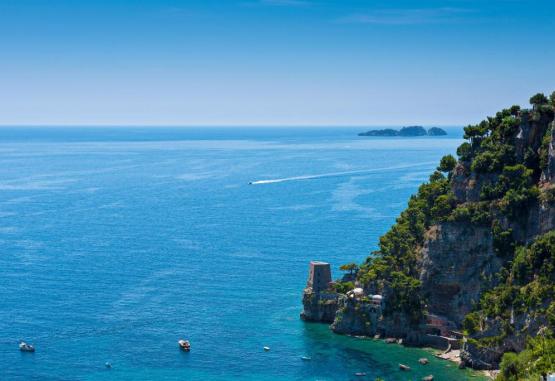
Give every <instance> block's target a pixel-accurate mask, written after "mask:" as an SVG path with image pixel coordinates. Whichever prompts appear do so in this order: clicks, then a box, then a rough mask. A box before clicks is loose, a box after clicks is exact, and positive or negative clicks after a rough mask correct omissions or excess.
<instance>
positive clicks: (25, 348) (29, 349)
mask: <svg viewBox="0 0 555 381" xmlns="http://www.w3.org/2000/svg"><path fill="white" fill-rule="evenodd" d="M19 350H20V351H21V352H34V351H35V347H34V346H32V345H31V344H27V343H26V342H25V341H22V342H21V343H19Z"/></svg>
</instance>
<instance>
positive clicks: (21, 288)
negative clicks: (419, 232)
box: [0, 128, 475, 381]
mask: <svg viewBox="0 0 555 381" xmlns="http://www.w3.org/2000/svg"><path fill="white" fill-rule="evenodd" d="M356 132H358V130H355V129H346V128H344V129H332V128H329V129H265V130H262V129H175V128H157V129H148V128H117V129H107V128H102V129H100V128H97V129H95V128H85V129H66V128H47V129H45V128H42V129H36V128H35V129H33V128H18V129H12V128H1V129H0V163H1V165H0V244H1V246H0V247H1V256H0V268H1V269H2V270H1V272H0V379H2V380H23V379H25V380H277V379H279V380H351V379H359V380H374V378H375V377H377V376H381V377H382V378H384V379H385V380H388V381H389V380H408V379H413V380H419V379H420V378H421V377H423V376H425V375H428V374H433V375H434V376H435V379H436V380H464V379H466V378H467V377H469V376H470V373H469V372H466V371H464V372H463V371H459V370H457V369H456V366H454V365H453V364H450V363H447V362H444V361H441V360H436V359H433V358H431V357H430V356H429V354H427V355H428V357H430V359H431V363H430V364H429V365H427V366H426V367H423V366H420V365H418V364H417V362H416V361H417V359H418V358H419V357H421V356H422V355H423V354H426V352H423V351H422V350H419V349H405V348H402V347H400V346H397V345H385V344H383V343H381V342H376V341H372V340H361V339H355V338H349V337H343V336H338V335H334V334H332V333H331V332H330V331H329V330H328V328H327V327H326V326H325V325H321V324H308V323H303V322H302V321H300V320H299V317H298V316H299V312H300V310H301V303H300V301H301V292H302V289H303V287H304V283H305V280H306V275H307V268H308V262H309V261H310V260H313V259H318V260H324V261H329V262H331V263H332V264H333V267H334V275H335V276H339V271H338V270H337V269H338V267H339V266H340V265H341V264H343V263H346V262H350V261H357V262H360V261H362V260H363V259H364V258H365V256H366V255H367V254H368V253H369V252H370V251H371V250H374V249H375V248H376V242H377V239H378V237H379V236H380V235H381V234H383V233H384V232H385V231H386V230H387V229H388V227H389V226H390V225H391V224H392V223H393V221H394V220H395V217H396V215H397V214H398V213H399V212H400V211H401V210H402V209H403V208H404V205H405V203H406V200H407V198H408V197H409V195H410V194H412V193H413V192H415V190H416V189H417V186H418V184H419V183H421V182H422V181H424V180H426V179H427V177H428V175H429V173H431V171H432V170H433V169H434V167H435V166H436V165H437V162H438V160H439V159H440V158H441V156H442V155H444V154H446V153H451V152H454V151H455V149H456V147H457V146H458V144H460V138H459V136H460V134H459V133H458V132H457V131H453V130H452V131H450V133H451V134H450V135H449V136H447V137H444V138H413V139H411V138H405V139H403V138H358V137H357V136H356ZM259 180H279V181H275V182H267V183H264V182H263V183H262V184H259V185H249V182H253V181H259ZM180 338H187V339H189V340H191V342H192V346H193V350H192V352H190V353H183V352H181V351H179V350H178V348H177V344H176V343H177V340H178V339H180ZM21 339H24V340H28V341H29V342H32V343H34V344H35V345H36V347H37V351H36V353H34V354H22V353H20V352H19V351H18V349H17V344H18V340H21ZM263 346H270V347H271V351H270V352H264V351H263V349H262V348H263ZM301 356H310V357H312V361H310V362H303V361H301V359H300V358H301ZM107 361H109V362H111V363H112V364H113V368H112V369H110V370H108V369H106V368H105V366H104V364H105V362H107ZM399 362H403V363H405V364H408V365H411V366H412V367H413V370H412V371H411V372H409V373H404V372H400V371H399V370H398V363H399ZM355 372H366V373H367V376H366V377H355V376H354V373H355ZM473 379H475V378H473Z"/></svg>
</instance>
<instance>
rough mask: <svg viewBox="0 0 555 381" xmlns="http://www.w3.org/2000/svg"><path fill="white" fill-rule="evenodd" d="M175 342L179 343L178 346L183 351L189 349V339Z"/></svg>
mask: <svg viewBox="0 0 555 381" xmlns="http://www.w3.org/2000/svg"><path fill="white" fill-rule="evenodd" d="M177 344H179V348H181V349H182V350H184V351H185V352H189V351H190V350H191V343H189V340H179V341H178V342H177Z"/></svg>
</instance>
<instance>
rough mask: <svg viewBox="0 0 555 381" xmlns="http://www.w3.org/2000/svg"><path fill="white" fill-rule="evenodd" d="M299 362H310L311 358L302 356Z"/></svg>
mask: <svg viewBox="0 0 555 381" xmlns="http://www.w3.org/2000/svg"><path fill="white" fill-rule="evenodd" d="M301 360H303V361H310V360H312V358H311V357H308V356H303V357H301Z"/></svg>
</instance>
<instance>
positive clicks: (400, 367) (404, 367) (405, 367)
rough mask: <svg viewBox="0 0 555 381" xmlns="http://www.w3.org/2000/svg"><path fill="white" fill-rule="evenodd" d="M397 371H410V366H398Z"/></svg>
mask: <svg viewBox="0 0 555 381" xmlns="http://www.w3.org/2000/svg"><path fill="white" fill-rule="evenodd" d="M399 369H401V370H410V366H408V365H405V364H399Z"/></svg>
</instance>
